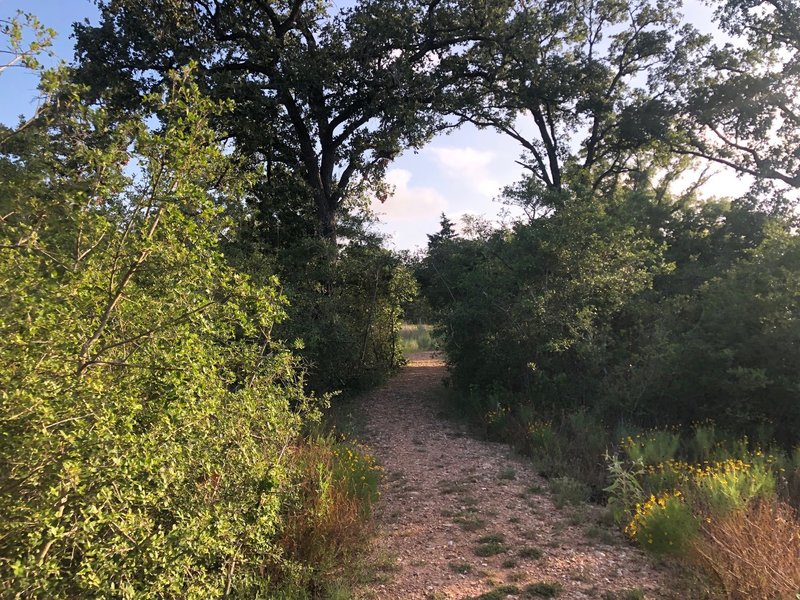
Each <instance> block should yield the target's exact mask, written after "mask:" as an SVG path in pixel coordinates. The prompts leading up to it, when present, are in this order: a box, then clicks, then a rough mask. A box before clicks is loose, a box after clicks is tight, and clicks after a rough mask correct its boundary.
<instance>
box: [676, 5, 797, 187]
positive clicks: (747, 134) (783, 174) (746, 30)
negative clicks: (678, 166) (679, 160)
mask: <svg viewBox="0 0 800 600" xmlns="http://www.w3.org/2000/svg"><path fill="white" fill-rule="evenodd" d="M717 20H718V22H719V25H720V27H721V28H722V30H723V31H724V32H725V33H726V34H728V35H730V36H731V41H730V42H728V43H725V44H716V45H714V46H712V47H710V49H709V51H708V52H707V53H706V56H705V58H704V60H702V61H699V62H697V63H696V64H695V65H694V66H693V69H692V70H691V72H690V74H689V76H688V77H686V78H685V83H684V86H685V88H684V94H683V106H682V107H681V115H682V119H681V120H680V122H679V124H678V127H677V128H676V131H677V132H678V134H677V135H675V136H674V138H673V140H672V146H673V149H674V150H676V151H678V152H681V153H685V154H689V155H693V156H700V157H702V158H704V159H708V160H711V161H714V162H716V163H719V164H724V165H726V166H729V167H732V168H733V169H736V170H737V171H738V172H740V173H744V174H747V175H750V176H752V177H755V178H756V179H757V180H758V182H760V183H763V182H764V181H765V180H768V181H778V182H781V183H782V184H786V185H788V186H791V187H793V188H800V99H799V98H798V92H800V7H798V5H797V3H796V2H793V1H791V0H764V1H762V0H729V1H728V2H726V3H725V4H722V5H721V6H720V7H719V8H718V10H717Z"/></svg>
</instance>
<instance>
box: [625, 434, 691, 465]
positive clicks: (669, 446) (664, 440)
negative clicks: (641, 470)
mask: <svg viewBox="0 0 800 600" xmlns="http://www.w3.org/2000/svg"><path fill="white" fill-rule="evenodd" d="M680 443H681V436H680V434H678V433H676V432H673V431H664V430H655V431H650V432H647V433H644V434H640V435H637V436H636V437H629V438H627V439H625V441H624V443H623V445H622V447H623V449H624V450H625V453H626V454H627V455H628V458H630V459H631V460H632V461H634V462H637V461H640V462H642V463H643V464H645V465H657V464H660V463H664V462H667V461H669V460H672V459H674V458H675V454H676V453H677V451H678V448H679V447H680Z"/></svg>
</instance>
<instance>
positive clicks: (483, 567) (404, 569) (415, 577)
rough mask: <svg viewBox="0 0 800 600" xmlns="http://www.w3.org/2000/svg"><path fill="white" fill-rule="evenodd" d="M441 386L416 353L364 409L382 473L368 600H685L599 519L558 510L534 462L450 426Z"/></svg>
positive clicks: (589, 510) (431, 362)
mask: <svg viewBox="0 0 800 600" xmlns="http://www.w3.org/2000/svg"><path fill="white" fill-rule="evenodd" d="M445 374H446V372H445V368H444V365H443V363H442V361H441V360H440V359H438V358H436V357H435V356H434V355H433V354H432V353H418V354H415V355H413V356H412V357H411V361H410V363H409V365H408V366H407V367H406V368H405V369H403V371H402V372H401V373H400V374H398V375H397V376H396V377H394V378H393V379H392V380H391V381H389V382H388V383H387V384H386V385H385V386H383V387H382V388H380V389H378V390H376V391H375V392H373V393H371V394H369V395H367V396H365V397H364V398H363V400H362V402H363V406H362V408H363V410H364V411H365V413H366V414H367V435H366V437H365V439H364V441H365V442H366V444H367V445H369V446H371V448H372V449H373V451H374V452H375V454H376V455H377V457H378V458H379V460H380V461H381V463H382V464H383V465H384V467H385V469H386V471H385V477H384V480H383V483H382V498H381V500H380V501H379V503H378V506H377V521H378V523H377V535H376V539H375V542H374V547H373V550H372V560H373V562H374V564H375V565H377V566H376V569H377V577H376V580H375V581H374V582H373V583H371V584H369V585H367V586H366V587H365V588H364V589H362V590H360V595H361V596H363V597H367V598H377V599H381V600H383V599H387V600H388V599H395V598H396V599H403V600H411V599H423V598H424V599H430V600H444V599H449V598H471V597H475V596H478V595H480V594H482V593H486V592H489V591H491V590H498V588H501V586H508V587H506V588H505V589H503V591H502V592H499V591H498V595H497V596H496V597H497V598H504V597H508V598H520V599H522V598H541V597H547V596H546V595H542V594H546V593H547V586H540V587H539V588H538V589H539V590H540V592H541V593H540V594H538V595H535V594H533V593H532V590H533V588H531V587H529V586H531V584H537V583H543V584H555V585H556V587H557V588H560V593H558V596H557V597H558V598H564V599H573V598H574V599H584V598H596V599H603V600H616V599H619V600H627V599H628V598H631V599H634V598H648V599H657V598H686V596H685V595H683V594H681V593H680V592H678V591H677V590H671V591H668V590H670V584H672V583H674V581H672V582H671V581H669V580H670V578H671V577H674V575H671V574H670V572H669V571H668V570H666V569H665V568H663V567H661V568H656V567H655V566H654V565H653V564H652V561H650V560H649V559H648V558H647V557H646V556H644V554H643V553H642V552H641V551H640V550H638V549H636V548H634V547H633V546H631V545H629V544H627V543H626V542H625V540H624V539H623V538H622V535H621V534H620V533H619V532H617V531H616V530H614V529H613V528H611V527H609V526H608V525H605V524H604V523H603V522H602V521H603V510H602V509H601V508H600V507H597V506H592V505H588V504H581V505H579V506H570V505H566V506H564V507H563V508H561V509H558V508H556V506H555V505H554V502H553V499H552V497H551V494H550V491H549V489H548V484H547V482H546V481H545V480H544V479H542V478H541V477H540V476H538V475H537V474H536V472H535V471H534V470H533V468H532V467H531V465H530V464H529V463H528V462H527V461H525V460H524V459H523V458H521V457H519V456H515V455H514V454H513V452H512V451H511V450H510V449H509V447H508V446H506V445H505V444H497V443H491V442H486V441H481V440H477V439H474V438H472V437H470V436H469V435H468V433H467V431H466V429H465V427H464V425H463V424H460V423H458V422H455V421H451V420H448V419H447V418H446V411H445V407H444V406H443V405H442V401H443V396H444V394H443V393H442V386H441V381H442V379H443V377H444V376H445ZM482 539H483V540H484V542H483V543H481V540H482ZM493 552H497V553H496V554H493ZM481 555H483V556H481ZM526 588H527V591H526ZM501 589H502V588H501ZM637 591H638V592H639V593H642V594H643V595H640V594H637Z"/></svg>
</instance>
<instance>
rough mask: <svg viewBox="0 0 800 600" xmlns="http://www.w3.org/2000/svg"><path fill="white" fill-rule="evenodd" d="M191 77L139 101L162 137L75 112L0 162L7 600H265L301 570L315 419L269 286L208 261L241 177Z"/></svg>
mask: <svg viewBox="0 0 800 600" xmlns="http://www.w3.org/2000/svg"><path fill="white" fill-rule="evenodd" d="M188 79H189V75H188V72H182V73H180V74H175V75H174V76H173V80H172V82H171V83H170V84H169V86H168V89H166V90H164V93H163V97H162V96H153V97H148V98H147V99H146V102H145V104H146V105H149V106H155V107H157V109H158V114H159V117H160V118H161V119H162V121H161V123H160V125H157V126H160V130H158V131H151V130H148V129H146V128H145V127H144V125H143V124H142V123H141V122H139V121H135V122H130V123H124V124H122V125H119V126H118V127H111V126H110V125H109V122H108V117H107V115H106V114H105V113H104V112H103V111H102V110H98V111H93V110H88V109H86V108H85V107H82V106H76V105H74V104H73V103H72V102H71V101H69V100H66V99H65V100H63V101H62V102H61V103H60V104H59V111H58V112H56V111H55V110H46V111H45V112H44V113H43V114H44V116H43V117H42V121H41V122H38V121H37V122H36V123H33V124H31V125H30V126H29V127H27V128H25V129H24V130H22V131H20V132H18V134H17V135H15V136H11V137H10V138H9V140H10V141H9V142H8V144H9V145H10V146H9V147H6V146H3V147H2V148H0V152H2V153H1V154H0V172H2V176H0V209H2V210H0V214H2V215H3V218H2V219H1V220H0V247H1V248H2V250H0V305H2V306H3V311H2V312H1V313H0V334H1V335H0V389H2V390H3V392H2V395H3V401H2V403H0V429H2V432H3V435H2V436H0V490H2V491H1V492H0V514H2V515H3V518H2V519H0V582H2V583H0V595H2V596H3V597H20V598H25V597H38V598H52V599H54V600H56V599H60V598H89V597H92V598H94V597H120V598H134V597H135V598H145V599H146V598H209V597H222V596H223V595H226V594H228V595H234V596H239V597H258V596H261V597H263V596H266V595H268V594H270V593H272V592H274V591H275V589H276V587H275V586H276V581H275V579H274V578H271V577H270V573H271V572H273V571H274V569H273V567H274V568H275V569H277V568H278V567H275V565H278V566H279V567H280V568H281V569H283V570H284V571H285V570H286V569H284V567H287V565H288V563H289V562H291V560H290V559H291V557H287V556H286V554H285V551H284V549H283V548H282V546H281V543H280V540H279V537H280V531H281V528H282V526H283V519H284V518H285V517H286V510H287V506H289V504H290V501H291V499H292V496H291V494H290V483H291V481H292V477H293V475H292V472H293V468H294V465H293V462H292V461H291V460H290V456H291V455H292V453H291V448H292V447H293V445H295V444H296V443H297V439H298V437H299V435H300V434H301V432H302V430H303V428H304V426H305V425H306V424H307V423H309V422H311V421H313V420H315V419H316V418H317V412H318V411H317V408H316V403H315V402H314V401H313V400H312V399H311V398H308V397H306V396H305V394H304V392H303V380H302V372H301V371H299V370H298V369H297V361H296V359H295V357H294V356H293V355H292V354H290V353H289V352H288V351H287V350H286V349H285V348H283V347H282V346H281V345H280V344H278V343H276V342H274V340H273V339H272V338H271V336H270V331H271V329H272V327H273V326H274V325H275V324H276V323H277V322H279V321H280V320H281V319H282V318H283V317H284V315H285V313H284V305H285V299H284V298H283V297H282V295H281V294H280V291H279V289H278V282H277V281H276V280H274V279H269V278H267V279H265V281H264V282H263V283H262V284H256V283H255V282H254V281H253V280H251V279H250V278H248V277H246V276H244V275H242V274H241V273H239V272H236V271H235V270H234V269H233V268H232V267H231V266H230V265H229V264H228V263H227V262H226V260H225V259H224V257H223V256H222V254H221V252H220V249H219V240H220V238H221V237H222V235H223V232H229V231H230V230H231V228H232V227H233V224H232V223H231V222H230V221H229V220H228V219H227V218H225V216H224V214H223V211H222V209H221V208H220V205H219V203H220V202H221V201H222V200H223V199H225V198H233V199H236V198H238V194H239V193H241V188H240V187H239V186H240V185H241V184H242V183H243V182H246V179H243V178H242V177H240V175H239V174H238V173H237V169H236V166H235V161H233V160H232V158H233V157H230V156H228V155H227V154H226V153H224V152H222V151H221V149H220V148H218V147H217V146H216V144H215V142H214V140H215V139H216V136H215V133H214V132H213V131H211V130H210V129H209V128H208V127H207V121H208V119H209V118H210V115H213V114H216V113H217V112H218V111H221V110H222V109H223V108H224V107H220V106H215V105H213V104H211V103H210V102H209V101H207V100H205V99H203V98H202V96H201V95H200V94H199V92H198V90H197V89H196V87H194V86H192V85H190V84H188V83H187V80H188ZM67 96H68V97H71V94H67ZM129 160H130V161H132V162H133V163H135V164H137V165H138V168H137V169H136V170H135V171H136V174H135V176H134V179H133V180H131V179H130V178H128V177H126V175H125V170H124V169H125V165H126V163H127V162H128V161H129ZM287 568H288V567H287ZM282 576H283V575H282ZM290 583H291V582H290Z"/></svg>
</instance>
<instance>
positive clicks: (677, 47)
mask: <svg viewBox="0 0 800 600" xmlns="http://www.w3.org/2000/svg"><path fill="white" fill-rule="evenodd" d="M681 4H682V3H681V2H680V1H675V0H670V1H649V0H642V1H638V2H619V1H618V0H548V1H545V2H537V3H521V2H520V3H516V4H515V5H514V6H513V8H512V9H511V10H510V12H509V14H508V17H507V18H506V19H505V20H502V21H499V22H498V23H497V26H496V28H495V30H493V31H492V32H491V35H487V36H486V37H485V39H483V40H482V41H481V42H480V43H478V44H475V45H474V46H473V47H472V48H471V49H470V51H468V52H466V53H465V55H464V60H465V61H466V63H467V67H466V70H467V71H468V72H469V74H470V75H471V76H470V77H468V78H465V79H464V80H463V81H462V83H461V85H460V91H461V93H462V94H463V97H462V98H463V99H462V106H461V107H459V109H458V111H457V112H458V113H459V114H460V115H461V116H462V117H463V118H464V119H466V120H468V121H470V122H472V123H474V124H476V125H478V126H480V127H493V128H495V129H497V130H499V131H501V132H503V133H505V134H507V135H509V136H510V137H511V138H512V139H514V140H516V141H517V142H519V143H520V144H521V145H522V147H523V149H524V152H525V154H524V156H523V159H522V161H521V164H523V166H525V167H526V168H527V169H528V171H529V173H530V176H531V177H532V178H533V180H534V181H535V182H537V185H538V186H541V187H544V188H545V189H548V190H552V191H558V190H561V189H562V188H563V186H564V185H565V184H566V179H568V178H569V172H570V170H572V171H573V172H574V170H575V169H579V170H581V171H582V172H584V173H586V174H587V175H588V178H589V179H588V181H589V182H590V183H591V185H592V186H593V187H595V188H598V187H599V186H600V185H601V184H602V183H603V182H605V181H607V180H609V179H611V180H616V179H617V178H618V177H619V176H620V175H621V174H623V173H625V172H627V171H629V170H631V169H632V168H634V167H635V163H636V159H637V156H638V155H639V154H641V153H642V151H644V150H646V149H648V148H649V147H650V146H652V145H653V144H654V143H655V142H656V141H658V140H659V138H660V137H663V134H664V132H665V131H666V129H667V128H668V127H669V123H670V120H671V117H672V115H673V113H674V98H673V96H674V93H673V92H674V85H673V84H672V82H671V81H670V78H669V77H668V74H669V73H675V72H684V71H685V70H686V65H687V62H688V61H689V60H690V58H691V57H692V55H693V54H694V53H696V52H697V51H698V49H699V48H701V47H702V46H703V44H704V43H706V41H707V40H706V38H705V37H703V36H700V35H699V34H698V32H697V31H696V30H695V29H694V28H693V27H691V26H688V25H685V24H682V23H681V20H680V15H679V10H680V8H681ZM520 116H528V117H530V118H532V121H533V125H532V128H531V131H525V130H523V128H521V127H520V119H519V117H520Z"/></svg>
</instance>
